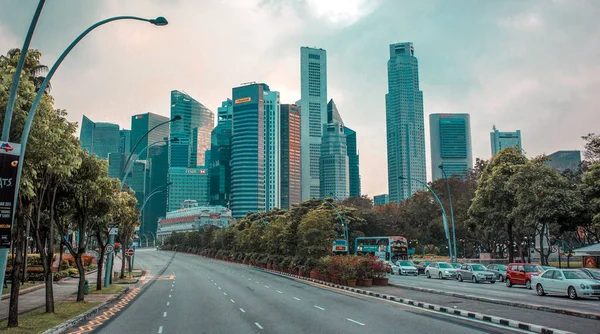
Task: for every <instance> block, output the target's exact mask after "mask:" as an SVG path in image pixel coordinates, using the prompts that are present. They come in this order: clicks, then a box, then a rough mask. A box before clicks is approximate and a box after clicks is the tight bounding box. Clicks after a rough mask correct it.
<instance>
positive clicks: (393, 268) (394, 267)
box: [387, 261, 400, 275]
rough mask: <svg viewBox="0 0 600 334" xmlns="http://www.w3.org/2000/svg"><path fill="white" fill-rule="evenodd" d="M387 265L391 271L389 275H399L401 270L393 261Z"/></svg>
mask: <svg viewBox="0 0 600 334" xmlns="http://www.w3.org/2000/svg"><path fill="white" fill-rule="evenodd" d="M387 265H388V268H389V269H390V271H389V273H391V274H392V275H396V274H398V270H399V269H400V267H398V266H397V265H396V264H395V263H394V262H393V261H388V262H387Z"/></svg>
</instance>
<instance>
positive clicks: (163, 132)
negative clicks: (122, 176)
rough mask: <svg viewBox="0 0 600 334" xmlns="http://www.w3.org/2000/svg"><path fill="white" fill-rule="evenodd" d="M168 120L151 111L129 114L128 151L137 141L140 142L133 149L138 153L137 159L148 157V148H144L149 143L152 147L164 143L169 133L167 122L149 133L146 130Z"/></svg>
mask: <svg viewBox="0 0 600 334" xmlns="http://www.w3.org/2000/svg"><path fill="white" fill-rule="evenodd" d="M168 120H169V118H168V117H165V116H162V115H157V114H153V113H145V114H137V115H133V116H131V139H130V141H129V142H130V148H129V152H131V151H132V150H133V147H134V146H135V145H136V144H137V143H138V142H139V143H140V144H139V145H138V147H137V149H136V150H135V153H136V154H138V155H139V159H141V160H144V159H146V158H148V157H150V155H149V148H148V149H146V150H144V148H146V147H148V146H149V145H152V147H153V146H155V145H166V142H167V140H168V138H169V133H170V131H169V123H166V124H163V125H161V126H159V127H157V128H156V129H154V130H152V131H151V132H150V133H148V131H149V130H150V129H152V128H153V127H155V126H157V125H159V124H160V123H164V122H167V121H168ZM180 122H181V121H180ZM146 134H148V135H146ZM140 140H141V142H140Z"/></svg>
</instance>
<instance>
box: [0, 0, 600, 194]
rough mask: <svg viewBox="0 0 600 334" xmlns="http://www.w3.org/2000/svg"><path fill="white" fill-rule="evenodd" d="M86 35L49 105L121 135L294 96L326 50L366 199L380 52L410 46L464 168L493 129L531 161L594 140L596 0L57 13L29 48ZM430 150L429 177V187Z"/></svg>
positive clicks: (110, 1) (87, 4)
mask: <svg viewBox="0 0 600 334" xmlns="http://www.w3.org/2000/svg"><path fill="white" fill-rule="evenodd" d="M36 6H37V1H35V0H19V1H16V0H0V53H6V51H8V50H9V49H11V48H15V47H18V48H20V47H21V45H22V43H23V39H24V37H25V34H26V32H27V29H28V26H29V23H30V21H31V17H32V15H33V12H34V11H35V8H36ZM117 15H135V16H141V17H147V18H153V17H156V16H164V17H166V18H167V19H168V20H169V25H167V26H165V27H156V26H153V25H150V24H147V23H144V22H140V21H126V20H123V21H116V22H112V23H109V24H107V25H105V26H102V27H100V28H98V29H96V30H94V31H93V32H92V33H90V34H89V35H88V36H86V37H85V38H84V39H83V40H82V41H81V42H80V43H79V44H78V45H77V47H76V48H75V49H74V50H73V51H72V52H71V54H70V55H69V56H68V57H67V58H66V60H65V61H64V62H63V64H62V65H61V67H60V69H59V70H58V71H57V72H56V74H55V76H54V78H53V79H52V81H51V82H52V92H51V93H52V95H53V96H54V97H55V107H56V108H61V109H66V110H67V112H68V113H69V119H70V120H71V121H77V122H81V118H82V115H84V114H85V115H87V116H88V117H90V118H91V119H92V120H94V121H97V122H113V123H118V124H120V125H121V126H122V127H124V128H130V122H131V120H130V117H131V115H134V114H138V113H145V112H153V113H157V114H162V115H165V116H169V115H170V110H169V105H170V91H171V90H173V89H177V90H183V91H185V92H186V93H188V94H189V95H190V96H192V97H194V98H195V99H196V100H198V101H200V102H201V103H203V104H204V105H206V106H207V107H208V108H209V109H211V110H212V111H213V112H215V114H216V110H217V108H218V107H219V106H220V105H221V101H223V100H225V99H227V98H230V97H231V89H232V87H235V86H238V85H239V84H241V83H245V82H252V81H255V82H264V83H267V84H268V85H269V86H270V87H271V90H276V91H279V92H280V94H281V101H282V103H294V102H295V101H297V100H298V99H299V98H300V47H301V46H310V47H318V48H323V49H326V50H327V58H328V59H327V60H328V63H327V67H328V95H329V96H328V98H333V99H334V101H335V102H336V104H337V106H338V109H339V111H340V114H341V116H342V118H343V119H344V123H345V124H346V125H347V126H348V127H350V128H352V129H354V130H355V131H356V132H357V137H358V149H359V154H360V173H361V178H362V192H363V194H367V195H369V196H373V195H378V194H382V193H387V158H386V137H385V94H386V92H387V70H386V66H387V65H386V63H387V60H388V58H389V49H388V48H389V44H392V43H398V42H413V43H414V48H415V56H416V57H417V58H418V59H419V78H420V87H421V90H422V91H423V95H424V110H425V129H426V130H425V131H426V133H425V136H426V144H427V145H426V146H427V147H429V124H428V115H429V114H432V113H469V114H470V115H471V137H472V145H473V156H474V157H477V158H483V159H489V158H490V156H491V152H490V150H491V149H490V136H489V132H490V131H491V130H492V126H493V125H496V126H497V127H498V129H499V130H500V131H514V130H517V129H519V130H521V133H522V144H523V149H524V150H525V151H526V153H527V155H528V156H536V155H540V154H544V153H545V154H550V153H553V152H555V151H557V150H571V149H582V148H583V145H584V142H583V140H581V138H580V137H581V136H582V135H585V134H587V133H590V132H595V133H598V132H600V129H599V126H600V110H599V108H598V106H599V102H598V101H599V99H598V97H600V20H598V17H600V1H597V0H587V1H586V0H427V1H425V0H202V1H197V0H128V1H121V0H103V1H79V0H51V1H47V2H46V5H45V7H44V10H43V12H42V15H41V17H40V20H39V23H38V27H37V30H36V32H35V35H34V38H33V41H32V43H31V48H35V49H39V50H40V51H42V54H43V56H42V63H44V64H47V65H51V64H53V63H54V61H55V60H56V59H57V58H58V55H59V54H60V53H61V52H62V51H63V50H64V49H65V48H66V47H67V45H68V44H69V43H70V42H71V41H72V40H73V39H75V37H76V36H77V35H78V34H79V33H81V32H82V31H83V30H85V29H86V28H87V27H88V26H90V25H92V24H94V23H95V22H97V21H100V20H102V19H104V18H107V17H111V16H117ZM430 160H431V159H430V152H429V148H428V150H427V163H428V166H427V172H428V175H429V177H431V170H430V169H431V167H430Z"/></svg>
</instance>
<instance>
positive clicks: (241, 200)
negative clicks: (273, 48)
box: [231, 83, 270, 218]
mask: <svg viewBox="0 0 600 334" xmlns="http://www.w3.org/2000/svg"><path fill="white" fill-rule="evenodd" d="M269 91H270V89H269V86H267V85H266V84H263V83H260V84H257V83H252V84H247V85H244V86H240V87H235V88H233V90H232V96H233V98H232V100H233V117H232V118H233V123H232V136H231V211H232V212H233V217H235V218H241V217H244V216H245V215H246V213H248V212H258V211H263V210H264V209H265V135H264V133H265V102H264V101H265V96H264V93H265V92H269Z"/></svg>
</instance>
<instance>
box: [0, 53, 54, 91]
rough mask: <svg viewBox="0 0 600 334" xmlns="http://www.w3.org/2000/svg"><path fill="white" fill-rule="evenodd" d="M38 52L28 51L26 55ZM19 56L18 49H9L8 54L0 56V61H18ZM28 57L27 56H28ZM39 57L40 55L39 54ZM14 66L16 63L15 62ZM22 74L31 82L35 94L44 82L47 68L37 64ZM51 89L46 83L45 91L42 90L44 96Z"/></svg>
mask: <svg viewBox="0 0 600 334" xmlns="http://www.w3.org/2000/svg"><path fill="white" fill-rule="evenodd" d="M32 51H33V52H38V53H39V51H37V50H29V52H28V53H31V52H32ZM20 55H21V49H19V48H14V49H10V50H8V52H7V53H6V57H5V56H0V60H3V59H10V60H12V59H15V60H17V61H18V59H19V57H20ZM28 56H29V55H28ZM40 56H41V53H40ZM15 64H16V62H15ZM23 72H24V73H26V74H28V76H29V80H31V82H33V85H34V87H35V92H36V93H37V92H38V91H39V90H40V87H42V83H43V82H44V80H45V79H46V77H45V76H44V75H45V74H46V73H48V66H46V65H42V64H37V65H35V66H33V67H28V68H27V70H25V71H23ZM51 89H52V86H51V85H50V83H48V86H46V89H45V90H44V93H45V94H50V90H51Z"/></svg>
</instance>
